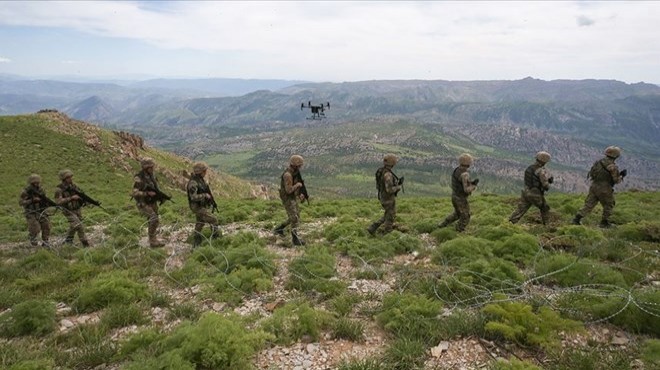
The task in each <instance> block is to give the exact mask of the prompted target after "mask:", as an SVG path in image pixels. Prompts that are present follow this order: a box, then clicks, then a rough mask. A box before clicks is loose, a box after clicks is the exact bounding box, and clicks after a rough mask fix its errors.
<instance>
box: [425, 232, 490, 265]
mask: <svg viewBox="0 0 660 370" xmlns="http://www.w3.org/2000/svg"><path fill="white" fill-rule="evenodd" d="M492 244H493V242H491V241H488V240H485V239H479V238H475V237H472V236H466V237H461V238H457V239H453V240H450V241H448V242H445V243H443V244H441V245H440V246H439V247H438V248H437V249H436V251H435V252H434V253H433V255H432V259H433V262H435V263H438V264H444V263H447V264H449V265H454V266H460V265H461V264H463V263H465V262H470V261H472V260H474V259H475V258H486V259H491V258H493V252H492V250H491V245H492Z"/></svg>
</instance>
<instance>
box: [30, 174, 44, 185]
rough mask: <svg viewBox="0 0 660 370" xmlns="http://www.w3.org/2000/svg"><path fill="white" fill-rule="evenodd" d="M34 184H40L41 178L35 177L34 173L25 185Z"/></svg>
mask: <svg viewBox="0 0 660 370" xmlns="http://www.w3.org/2000/svg"><path fill="white" fill-rule="evenodd" d="M35 182H39V183H40V182H41V176H39V175H37V174H36V173H33V174H32V175H30V176H29V177H28V180H27V183H28V185H29V184H34V183H35Z"/></svg>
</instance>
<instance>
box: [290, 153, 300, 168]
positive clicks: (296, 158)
mask: <svg viewBox="0 0 660 370" xmlns="http://www.w3.org/2000/svg"><path fill="white" fill-rule="evenodd" d="M289 165H291V166H297V167H300V166H302V165H303V157H302V156H299V155H298V154H294V155H292V156H291V158H289Z"/></svg>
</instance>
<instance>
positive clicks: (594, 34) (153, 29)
mask: <svg viewBox="0 0 660 370" xmlns="http://www.w3.org/2000/svg"><path fill="white" fill-rule="evenodd" d="M659 25H660V2H650V1H636V2H614V1H606V2H585V1H565V2H555V1H553V2H538V1H530V2H522V1H508V2H493V1H488V2H476V1H470V2H457V1H451V2H449V1H448V2H376V1H365V2H340V1H332V2H274V1H268V2H255V1H249V2H227V1H223V2H212V1H204V2H193V1H186V2H171V1H170V2H153V1H148V2H127V1H120V2H113V1H105V2H101V1H93V2H92V1H90V2H83V1H72V2H55V1H48V2H46V1H37V2H30V1H2V2H1V3H0V73H10V74H19V75H24V76H53V75H72V76H79V77H125V76H142V75H149V76H154V77H231V78H276V79H297V80H309V81H333V82H341V81H358V80H372V79H442V80H499V79H507V80H510V79H520V78H524V77H527V76H532V77H535V78H540V79H544V80H552V79H586V78H597V79H616V80H621V81H625V82H640V81H644V82H651V83H660V26H659Z"/></svg>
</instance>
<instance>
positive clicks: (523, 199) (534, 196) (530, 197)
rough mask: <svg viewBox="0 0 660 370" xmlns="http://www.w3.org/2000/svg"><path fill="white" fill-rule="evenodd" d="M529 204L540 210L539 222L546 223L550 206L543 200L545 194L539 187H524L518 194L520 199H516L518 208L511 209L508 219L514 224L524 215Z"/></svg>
mask: <svg viewBox="0 0 660 370" xmlns="http://www.w3.org/2000/svg"><path fill="white" fill-rule="evenodd" d="M531 206H535V207H536V208H538V209H539V210H541V222H543V224H544V225H545V224H547V222H548V216H549V215H550V206H548V203H546V201H545V196H544V195H543V193H542V192H541V191H540V190H539V189H525V190H523V191H522V193H521V195H520V201H518V208H517V209H516V210H515V211H513V213H512V214H511V217H509V221H511V223H513V224H515V223H518V221H520V219H521V218H522V217H523V216H524V215H525V213H526V212H527V211H528V210H529V208H530V207H531Z"/></svg>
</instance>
